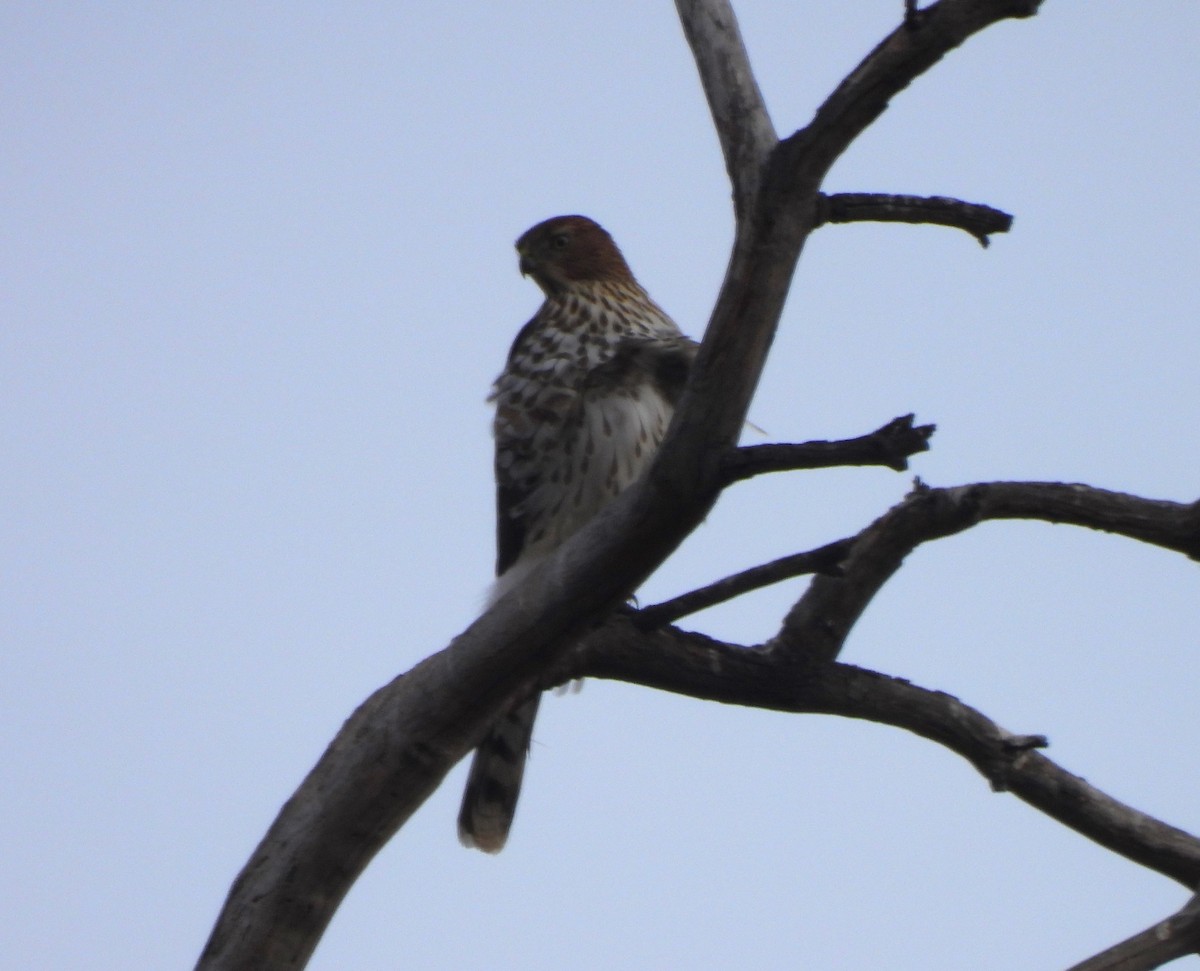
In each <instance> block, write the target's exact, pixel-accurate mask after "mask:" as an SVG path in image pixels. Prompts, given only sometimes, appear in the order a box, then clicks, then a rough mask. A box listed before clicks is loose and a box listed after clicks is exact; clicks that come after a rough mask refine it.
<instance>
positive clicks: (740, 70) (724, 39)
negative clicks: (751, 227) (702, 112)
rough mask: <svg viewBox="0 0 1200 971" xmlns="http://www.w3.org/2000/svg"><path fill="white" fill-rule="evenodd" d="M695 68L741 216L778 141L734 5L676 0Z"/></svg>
mask: <svg viewBox="0 0 1200 971" xmlns="http://www.w3.org/2000/svg"><path fill="white" fill-rule="evenodd" d="M675 8H676V10H677V11H678V12H679V21H680V23H681V24H682V25H683V33H684V36H685V37H687V42H688V46H689V47H691V49H692V57H693V58H694V59H695V61H696V68H697V69H698V70H699V72H700V83H701V85H702V86H703V88H704V96H705V97H706V98H707V99H708V107H709V110H710V111H711V112H712V118H713V124H714V125H715V126H716V129H717V137H718V138H719V139H720V141H721V151H722V153H723V154H724V156H725V168H726V170H727V171H728V172H729V181H730V184H731V185H732V186H733V202H734V211H735V213H736V214H737V216H738V218H739V219H740V218H741V217H742V215H743V214H744V213H746V212H748V211H749V210H750V208H751V206H752V204H753V202H754V199H755V197H756V196H757V194H758V184H759V179H760V176H761V170H762V166H763V163H764V162H765V161H766V159H767V156H768V155H769V154H770V152H771V151H772V150H773V149H774V148H775V144H776V142H777V141H778V138H777V136H776V135H775V126H774V125H772V124H771V118H770V116H769V115H768V114H767V106H766V103H765V102H764V101H763V97H762V92H761V91H759V89H758V82H757V81H756V80H755V79H754V72H753V71H752V70H751V69H750V59H749V57H748V56H747V55H746V47H745V45H744V44H743V43H742V35H741V31H740V30H739V29H738V24H737V18H736V17H735V16H734V13H733V8H732V7H730V5H729V4H728V3H727V2H726V0H676V3H675Z"/></svg>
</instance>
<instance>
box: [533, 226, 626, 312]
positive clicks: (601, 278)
mask: <svg viewBox="0 0 1200 971" xmlns="http://www.w3.org/2000/svg"><path fill="white" fill-rule="evenodd" d="M517 253H518V254H520V257H521V264H520V265H521V273H522V274H527V275H529V276H531V277H533V279H534V281H535V282H536V283H537V285H538V286H539V287H541V288H542V292H543V293H545V294H546V295H547V296H550V295H551V294H556V293H562V292H563V291H565V290H569V289H570V288H571V287H572V286H573V285H575V284H579V283H603V282H628V281H632V280H633V275H632V274H631V273H630V272H629V265H628V264H627V263H626V262H625V257H623V256H622V255H621V251H620V250H619V249H617V244H616V243H614V242H613V241H612V237H611V236H609V235H608V233H607V232H605V231H604V228H603V227H602V226H601V225H600V224H599V223H596V222H593V221H592V220H591V219H588V218H587V216H555V217H553V218H552V219H547V220H546V221H545V222H540V223H538V224H537V225H536V226H534V227H533V228H532V229H529V230H527V231H526V232H525V233H524V234H523V235H522V236H521V238H520V239H518V240H517Z"/></svg>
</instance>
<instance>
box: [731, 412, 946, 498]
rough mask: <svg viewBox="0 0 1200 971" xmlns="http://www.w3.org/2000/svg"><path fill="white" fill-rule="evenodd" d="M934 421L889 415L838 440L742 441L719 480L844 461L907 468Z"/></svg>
mask: <svg viewBox="0 0 1200 971" xmlns="http://www.w3.org/2000/svg"><path fill="white" fill-rule="evenodd" d="M936 430H937V426H936V425H917V426H915V427H914V425H913V416H912V415H903V416H901V417H900V418H893V419H892V420H891V421H890V422H888V423H887V424H886V425H884V426H883V427H882V428H877V429H876V430H875V431H873V432H871V433H870V434H869V435H860V436H859V437H858V438H847V439H844V440H842V441H840V442H803V443H801V444H798V445H791V444H771V445H746V446H743V447H742V448H739V449H735V450H734V451H732V452H730V453H729V455H727V456H726V458H725V461H724V462H723V463H722V469H721V482H722V484H723V485H731V484H732V483H734V482H739V481H741V480H742V479H750V478H753V477H754V476H756V475H762V474H763V473H765V472H792V471H797V470H800V469H829V468H836V467H840V466H847V465H882V466H885V467H886V468H889V469H894V470H895V471H897V472H903V471H905V470H906V469H907V468H908V459H909V457H910V456H912V455H915V454H917V453H918V452H927V451H928V450H929V439H930V438H932V437H933V433H934V432H935V431H936Z"/></svg>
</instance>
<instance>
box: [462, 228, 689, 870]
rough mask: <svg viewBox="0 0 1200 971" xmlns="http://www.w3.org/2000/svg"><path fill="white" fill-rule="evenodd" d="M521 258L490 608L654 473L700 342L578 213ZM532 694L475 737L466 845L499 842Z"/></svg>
mask: <svg viewBox="0 0 1200 971" xmlns="http://www.w3.org/2000/svg"><path fill="white" fill-rule="evenodd" d="M517 253H518V254H519V255H520V269H521V273H522V275H528V276H532V277H533V279H534V281H535V282H536V283H537V285H538V286H539V287H540V288H541V290H542V293H543V294H544V295H545V301H544V302H543V303H542V306H541V307H540V308H539V310H538V312H537V313H536V314H534V316H533V319H532V320H530V321H529V323H527V324H526V325H525V326H524V327H522V328H521V330H520V332H519V333H518V334H517V338H516V340H515V341H514V342H513V345H512V349H511V350H510V351H509V353H508V362H507V364H506V365H505V367H504V370H503V371H502V372H501V374H500V376H499V377H498V378H497V379H496V382H495V384H494V385H493V387H492V393H491V396H490V397H489V399H488V400H489V401H494V402H495V403H496V417H495V421H494V424H493V434H494V437H495V440H496V455H495V470H496V539H497V543H496V546H497V549H496V574H497V580H496V583H495V585H494V586H493V588H492V593H491V599H490V602H492V603H494V602H495V601H496V600H498V599H499V598H500V597H501V596H502V595H503V594H505V593H507V592H508V591H509V590H510V589H512V588H513V587H515V586H516V585H517V584H518V583H519V582H520V581H521V580H522V579H523V578H524V577H525V576H526V575H527V574H528V573H529V572H530V570H531V569H532V568H533V567H534V566H535V565H536V564H537V563H538V562H539V561H541V560H543V559H545V557H546V556H548V555H549V554H550V553H551V552H553V551H554V550H555V549H556V548H557V547H558V546H559V545H560V544H562V543H563V542H565V541H566V540H567V539H568V538H569V537H570V536H571V535H572V534H573V533H575V532H576V531H577V530H578V529H579V528H580V527H581V526H583V525H584V524H585V523H587V522H588V520H589V519H591V518H592V517H593V516H594V515H595V514H596V513H597V512H599V511H600V510H601V509H602V508H603V507H604V506H605V505H607V504H608V503H609V502H611V501H612V499H613V498H614V497H615V496H617V495H618V494H619V493H620V492H621V491H622V490H623V489H625V488H627V487H628V486H629V485H630V484H631V483H632V482H634V481H635V480H636V479H637V478H638V476H639V475H641V474H642V472H643V471H645V470H646V468H648V467H649V465H650V462H651V460H652V459H653V457H654V453H655V452H656V450H657V449H658V446H659V444H660V443H661V442H662V439H663V436H664V435H665V434H666V431H667V426H668V425H669V424H670V422H671V415H672V414H673V413H674V410H675V404H676V402H677V401H678V399H679V396H680V394H681V393H682V391H683V386H684V383H685V381H686V379H687V374H688V369H689V368H690V366H691V363H692V360H693V359H694V357H695V354H696V348H697V346H698V345H697V344H696V342H695V341H692V340H690V339H688V338H686V337H684V336H683V334H682V333H681V332H680V330H679V328H678V327H677V326H675V323H674V321H672V320H671V318H670V317H668V316H667V315H666V314H665V313H664V312H663V311H662V309H661V308H660V307H659V306H658V304H656V303H655V302H654V301H653V300H651V299H650V295H649V294H648V293H646V291H645V290H643V289H642V287H641V286H640V285H639V284H638V282H637V280H635V279H634V277H633V274H632V273H631V272H630V270H629V265H628V264H627V263H626V262H625V258H624V257H623V256H622V255H621V251H620V250H619V249H617V246H616V244H615V243H614V242H613V240H612V237H611V236H609V235H608V233H607V232H605V230H604V229H603V228H602V227H601V226H600V225H599V224H597V223H595V222H593V221H592V220H591V219H588V218H587V217H586V216H556V217H554V218H552V219H547V220H546V221H545V222H541V223H538V224H537V225H536V226H534V227H533V228H532V229H530V230H528V231H527V232H526V233H525V234H524V235H523V236H521V238H520V239H518V240H517ZM539 700H540V695H538V694H535V695H534V696H533V697H532V698H527V699H520V700H518V702H517V704H516V705H515V707H514V708H513V709H512V710H511V711H509V712H508V713H507V714H506V715H505V716H504V717H503V718H501V719H500V721H498V722H497V723H496V724H495V725H493V726H492V727H491V729H490V730H489V732H488V734H487V735H486V736H485V737H484V739H483V741H482V742H481V743H480V745H479V749H478V750H477V751H476V753H475V758H474V761H473V762H472V763H471V771H470V775H469V776H468V778H467V787H466V792H465V793H464V794H463V802H462V809H461V811H460V812H459V816H458V835H459V839H460V840H461V841H462V842H463V844H464V845H466V846H473V847H477V848H478V849H481V850H483V851H485V852H487V853H498V852H499V851H500V850H501V849H503V847H504V843H505V840H506V839H507V838H508V831H509V828H510V827H511V826H512V820H513V814H514V813H515V811H516V805H517V796H518V795H519V794H520V790H521V778H522V776H523V775H524V772H525V758H526V755H527V753H528V751H529V744H530V740H531V738H532V735H533V721H534V718H535V716H536V715H537V709H538V702H539Z"/></svg>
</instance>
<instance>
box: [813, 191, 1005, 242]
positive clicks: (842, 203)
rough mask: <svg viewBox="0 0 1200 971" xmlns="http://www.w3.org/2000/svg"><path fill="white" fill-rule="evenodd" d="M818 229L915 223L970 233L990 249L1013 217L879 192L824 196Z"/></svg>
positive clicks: (971, 206)
mask: <svg viewBox="0 0 1200 971" xmlns="http://www.w3.org/2000/svg"><path fill="white" fill-rule="evenodd" d="M817 220H818V222H817V225H818V226H822V225H824V224H825V223H856V222H880V223H911V224H930V225H935V226H949V227H951V228H953V229H961V230H963V231H965V232H968V233H970V234H971V235H972V236H974V237H975V239H976V240H978V241H979V245H980V246H983V247H985V248H986V247H987V245H988V243H989V242H990V239H989V237H990V236H991V234H992V233H1007V232H1008V231H1009V230H1010V229H1011V228H1012V222H1013V217H1012V216H1010V215H1009V214H1008V213H1006V212H1001V211H1000V210H999V209H993V208H992V207H991V206H984V205H980V204H979V203H977V202H963V201H962V200H961V199H948V198H946V197H945V196H900V195H885V194H883V193H876V192H838V193H836V194H834V195H825V194H824V193H822V194H821V201H820V205H819V206H818V207H817Z"/></svg>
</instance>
